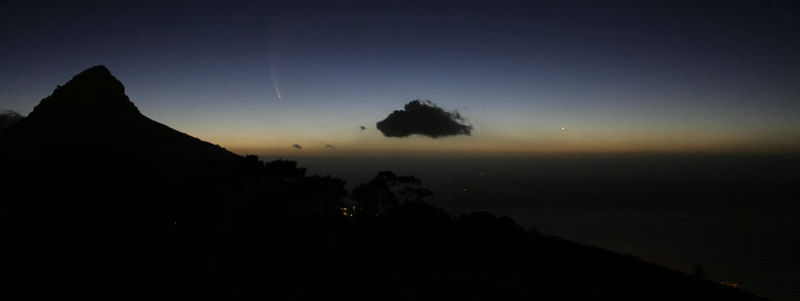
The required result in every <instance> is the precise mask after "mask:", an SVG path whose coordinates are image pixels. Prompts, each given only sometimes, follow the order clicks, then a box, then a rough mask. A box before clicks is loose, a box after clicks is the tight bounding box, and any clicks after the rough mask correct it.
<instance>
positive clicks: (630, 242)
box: [262, 155, 800, 300]
mask: <svg viewBox="0 0 800 301" xmlns="http://www.w3.org/2000/svg"><path fill="white" fill-rule="evenodd" d="M262 158H263V159H266V160H270V159H274V158H270V157H267V156H264V157H262ZM288 159H292V160H297V161H298V162H299V165H300V166H302V167H306V168H308V172H309V173H310V174H320V175H326V174H330V175H334V176H338V177H341V178H344V179H345V180H346V181H347V182H348V188H350V189H352V188H353V187H354V186H356V185H357V184H359V183H363V182H366V181H368V180H369V179H371V178H372V177H374V176H375V174H376V173H377V172H378V171H379V170H392V171H394V172H395V173H397V174H400V175H413V176H416V177H417V178H419V179H420V180H422V182H423V185H424V186H426V187H428V188H430V189H432V190H433V191H434V194H435V195H434V197H433V198H431V199H429V200H428V201H429V202H430V203H432V204H434V205H436V206H438V207H441V208H443V209H445V210H447V211H448V212H450V213H451V215H454V216H457V215H460V214H465V213H468V212H472V211H488V212H492V213H494V214H496V215H503V216H509V217H511V218H513V219H514V220H515V221H516V222H517V223H518V224H519V225H521V226H522V227H525V228H535V229H536V230H538V231H540V232H541V233H543V234H546V235H555V236H559V237H563V238H565V239H569V240H572V241H576V242H580V243H584V244H588V245H594V246H598V247H602V248H605V249H608V250H612V251H615V252H619V253H624V254H630V255H634V256H636V257H639V258H641V259H643V260H645V261H648V262H652V263H656V264H659V265H662V266H665V267H668V268H671V269H675V270H680V271H684V272H686V273H692V272H693V271H694V270H695V269H696V268H697V267H702V270H703V271H704V274H705V277H706V278H707V279H710V280H713V281H717V282H727V283H736V284H738V286H739V288H741V289H744V290H747V291H749V292H752V293H754V294H757V295H760V296H765V297H769V298H772V299H773V300H800V188H799V187H795V186H800V185H797V184H795V183H796V182H798V181H797V180H795V179H800V174H799V173H800V159H799V157H798V156H794V155H772V156H756V155H737V156H734V155H718V156H711V155H670V156H668V155H625V156H623V155H617V156H600V155H598V156H553V157H547V156H539V157H524V158H523V157H518V158H488V157H474V158H469V157H456V158H441V157H437V158H420V157H405V158H311V157H309V158H288Z"/></svg>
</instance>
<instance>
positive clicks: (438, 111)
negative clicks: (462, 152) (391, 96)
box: [377, 100, 472, 138]
mask: <svg viewBox="0 0 800 301" xmlns="http://www.w3.org/2000/svg"><path fill="white" fill-rule="evenodd" d="M377 127H378V130H380V131H381V133H383V135H384V136H386V137H401V138H402V137H407V136H410V135H413V134H418V135H423V136H428V137H431V138H439V137H446V136H455V135H470V133H471V132H472V126H471V125H469V124H468V123H467V120H466V119H464V118H463V117H461V114H459V113H458V111H453V112H448V111H445V110H444V109H442V108H440V107H438V106H436V104H434V103H433V102H431V101H430V100H413V101H411V102H409V103H408V104H406V105H405V107H404V108H403V110H395V111H394V112H392V113H391V114H389V116H388V117H386V119H384V120H381V121H380V122H378V124H377Z"/></svg>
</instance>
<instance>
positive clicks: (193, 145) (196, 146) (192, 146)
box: [0, 65, 241, 169]
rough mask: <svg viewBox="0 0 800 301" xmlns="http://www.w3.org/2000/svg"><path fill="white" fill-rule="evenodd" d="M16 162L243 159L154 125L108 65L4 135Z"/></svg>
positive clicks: (60, 90) (75, 80)
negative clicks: (65, 158) (72, 158)
mask: <svg viewBox="0 0 800 301" xmlns="http://www.w3.org/2000/svg"><path fill="white" fill-rule="evenodd" d="M0 142H2V143H3V144H5V145H6V146H8V147H6V148H4V149H3V150H2V151H3V152H11V154H12V155H15V156H17V157H26V158H43V157H58V156H67V155H69V156H81V157H87V156H97V155H98V154H102V156H104V157H112V156H117V157H123V158H126V159H125V160H133V161H143V162H150V163H151V164H161V165H164V166H173V167H175V166H174V165H180V166H182V167H185V168H189V169H195V167H199V166H209V165H213V166H216V167H221V166H222V165H227V164H228V163H229V162H231V161H232V160H235V159H236V158H241V157H239V156H238V155H235V154H233V153H231V152H229V151H227V150H225V149H224V148H222V147H219V146H217V145H213V144H211V143H208V142H205V141H202V140H200V139H197V138H194V137H191V136H189V135H187V134H184V133H181V132H179V131H176V130H174V129H172V128H170V127H168V126H166V125H163V124H161V123H158V122H156V121H153V120H151V119H149V118H147V117H146V116H144V115H143V114H141V112H140V111H139V109H137V108H136V105H134V104H133V102H131V100H130V99H129V98H128V96H127V95H125V86H123V84H122V82H121V81H119V80H118V79H117V78H116V77H114V75H112V74H111V72H110V71H109V70H108V68H106V67H105V66H102V65H98V66H94V67H91V68H89V69H86V70H84V71H83V72H81V73H79V74H77V75H75V76H74V77H72V79H71V80H69V81H68V82H67V83H66V84H64V85H63V86H62V85H59V86H58V87H56V89H55V90H54V91H53V93H52V94H51V95H50V96H47V97H45V98H44V99H42V100H41V102H40V103H39V104H38V105H37V106H36V107H35V108H34V110H33V112H31V113H30V114H29V115H28V117H26V118H24V119H23V120H21V121H20V122H18V123H16V124H15V125H14V126H13V127H11V128H8V129H7V130H5V131H3V132H2V135H0Z"/></svg>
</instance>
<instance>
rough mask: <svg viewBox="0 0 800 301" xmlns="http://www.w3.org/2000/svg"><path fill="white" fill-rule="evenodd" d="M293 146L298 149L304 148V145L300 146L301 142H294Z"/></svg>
mask: <svg viewBox="0 0 800 301" xmlns="http://www.w3.org/2000/svg"><path fill="white" fill-rule="evenodd" d="M292 147H294V148H296V149H298V150H301V149H303V147H302V146H300V144H292Z"/></svg>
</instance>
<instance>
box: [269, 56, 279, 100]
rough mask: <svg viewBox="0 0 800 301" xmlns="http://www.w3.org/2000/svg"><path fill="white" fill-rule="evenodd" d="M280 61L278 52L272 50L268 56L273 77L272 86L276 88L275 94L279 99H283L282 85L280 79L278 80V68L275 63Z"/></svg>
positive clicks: (270, 73)
mask: <svg viewBox="0 0 800 301" xmlns="http://www.w3.org/2000/svg"><path fill="white" fill-rule="evenodd" d="M277 61H278V52H277V51H271V52H270V53H269V55H268V56H267V63H268V65H269V77H270V79H272V87H273V88H274V89H275V96H276V97H278V99H281V85H280V81H279V80H278V75H279V74H278V69H277V68H275V64H276V62H277Z"/></svg>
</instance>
